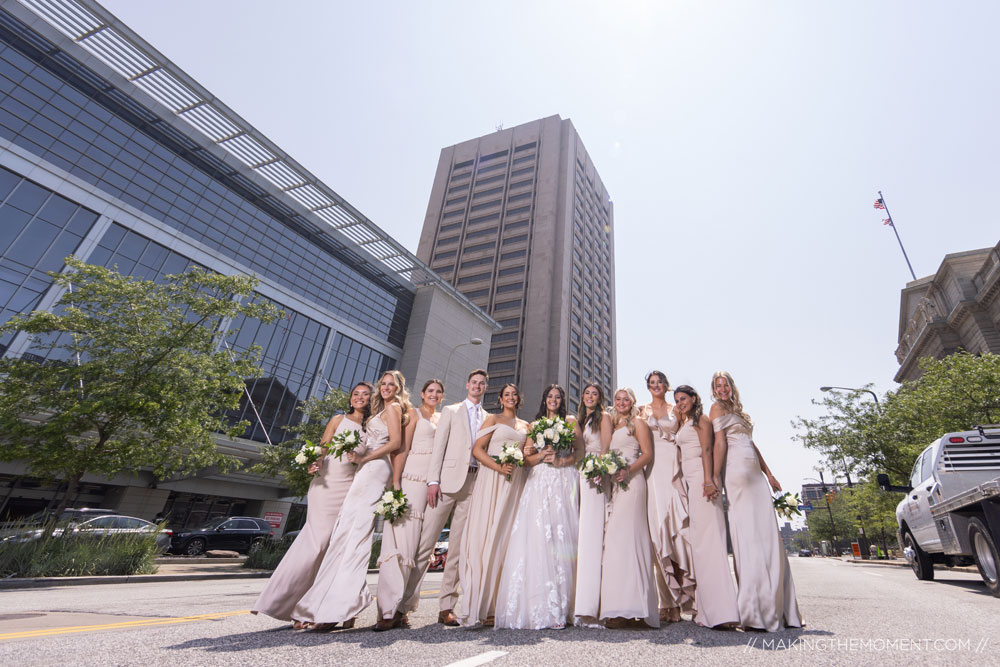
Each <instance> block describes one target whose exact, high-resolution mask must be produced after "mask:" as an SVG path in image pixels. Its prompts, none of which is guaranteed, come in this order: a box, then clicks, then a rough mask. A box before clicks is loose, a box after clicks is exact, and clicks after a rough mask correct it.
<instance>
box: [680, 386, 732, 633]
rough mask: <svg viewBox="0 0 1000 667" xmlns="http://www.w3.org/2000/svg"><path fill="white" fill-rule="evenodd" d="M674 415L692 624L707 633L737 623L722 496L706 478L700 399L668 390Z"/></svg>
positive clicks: (708, 429) (706, 436)
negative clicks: (690, 567) (686, 517)
mask: <svg viewBox="0 0 1000 667" xmlns="http://www.w3.org/2000/svg"><path fill="white" fill-rule="evenodd" d="M674 403H675V407H674V413H675V415H676V416H677V424H678V429H677V438H676V440H677V447H678V448H679V449H680V450H681V467H682V469H683V471H684V484H685V486H686V487H687V491H688V510H689V511H690V513H691V519H690V520H691V526H690V529H689V531H688V537H689V538H690V540H691V550H692V552H693V554H694V557H693V559H692V562H693V563H694V564H695V566H694V568H695V569H694V575H695V581H696V582H697V588H696V589H695V608H696V609H697V613H696V614H695V617H694V622H695V623H697V624H698V625H703V626H705V627H709V628H713V627H718V626H726V627H733V626H736V625H738V624H739V621H740V612H739V609H738V608H737V606H736V588H735V586H733V577H732V575H731V574H730V572H729V553H728V552H727V551H726V515H725V514H724V513H723V511H722V496H721V494H720V493H719V489H718V488H717V487H716V486H715V480H713V479H712V473H713V470H714V468H713V466H712V422H711V421H709V419H708V417H706V416H705V414H704V411H703V409H702V405H701V397H700V396H698V393H697V392H696V391H695V390H694V389H693V388H692V387H690V386H688V385H686V384H683V385H681V386H679V387H677V389H675V390H674Z"/></svg>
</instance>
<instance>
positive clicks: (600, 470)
mask: <svg viewBox="0 0 1000 667" xmlns="http://www.w3.org/2000/svg"><path fill="white" fill-rule="evenodd" d="M580 472H581V473H583V477H584V479H586V480H587V481H588V482H590V484H591V485H592V486H594V487H596V488H597V489H598V490H601V485H602V484H603V483H604V476H605V475H607V474H608V468H607V461H605V459H604V457H603V456H601V455H600V454H587V455H586V456H584V457H583V460H582V461H580Z"/></svg>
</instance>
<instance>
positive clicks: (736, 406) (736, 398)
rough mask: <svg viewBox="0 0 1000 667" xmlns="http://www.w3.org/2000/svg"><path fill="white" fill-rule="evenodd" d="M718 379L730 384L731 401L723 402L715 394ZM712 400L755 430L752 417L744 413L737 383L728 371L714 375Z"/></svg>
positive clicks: (717, 372)
mask: <svg viewBox="0 0 1000 667" xmlns="http://www.w3.org/2000/svg"><path fill="white" fill-rule="evenodd" d="M717 378H724V379H725V380H726V382H727V383H728V384H729V393H730V395H729V399H728V400H725V401H724V400H722V399H721V398H719V395H718V394H716V393H715V380H716V379H717ZM712 400H714V401H715V402H716V403H718V404H719V405H721V406H722V407H723V408H725V409H726V410H727V411H728V412H732V413H733V414H734V415H736V416H737V417H739V418H740V419H742V420H743V421H744V423H746V425H747V426H748V427H749V428H753V421H751V420H750V415H748V414H747V413H746V412H744V411H743V403H742V402H741V401H740V390H739V389H737V388H736V383H735V382H733V376H732V375H730V374H729V373H728V372H727V371H715V373H713V374H712Z"/></svg>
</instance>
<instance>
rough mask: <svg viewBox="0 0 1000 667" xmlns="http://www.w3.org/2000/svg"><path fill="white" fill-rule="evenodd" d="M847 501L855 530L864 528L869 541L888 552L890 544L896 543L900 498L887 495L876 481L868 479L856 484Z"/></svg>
mask: <svg viewBox="0 0 1000 667" xmlns="http://www.w3.org/2000/svg"><path fill="white" fill-rule="evenodd" d="M846 500H847V503H848V505H849V506H850V509H851V513H852V514H853V515H854V525H855V528H857V529H861V528H864V531H865V535H866V536H867V537H868V539H869V540H871V541H872V542H877V543H878V544H880V545H881V546H882V550H883V551H886V552H888V550H889V546H890V543H891V542H895V536H896V527H897V523H896V505H898V504H899V496H898V495H897V494H895V493H886V492H885V491H883V490H882V489H880V488H879V486H878V483H877V482H876V481H875V480H874V479H868V480H864V481H863V482H861V483H860V484H856V485H855V486H854V488H853V489H851V491H850V493H848V494H846ZM857 532H858V531H857V530H855V533H857Z"/></svg>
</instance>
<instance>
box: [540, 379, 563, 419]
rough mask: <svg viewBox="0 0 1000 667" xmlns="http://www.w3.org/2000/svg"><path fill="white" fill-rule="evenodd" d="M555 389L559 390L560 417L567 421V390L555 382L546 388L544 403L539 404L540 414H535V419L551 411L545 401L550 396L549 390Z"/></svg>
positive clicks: (543, 395) (543, 397) (543, 394)
mask: <svg viewBox="0 0 1000 667" xmlns="http://www.w3.org/2000/svg"><path fill="white" fill-rule="evenodd" d="M553 389H556V390H558V391H559V410H557V412H558V413H559V419H562V420H563V421H566V390H565V389H563V388H562V387H560V386H559V385H557V384H554V383H553V384H550V385H549V386H548V387H546V388H545V391H543V392H542V404H541V405H540V406H538V414H537V415H535V419H541V418H542V417H544V416H545V415H547V414H548V413H549V408H548V406H547V405H545V401H546V399H547V398H548V397H549V392H550V391H552V390H553Z"/></svg>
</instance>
